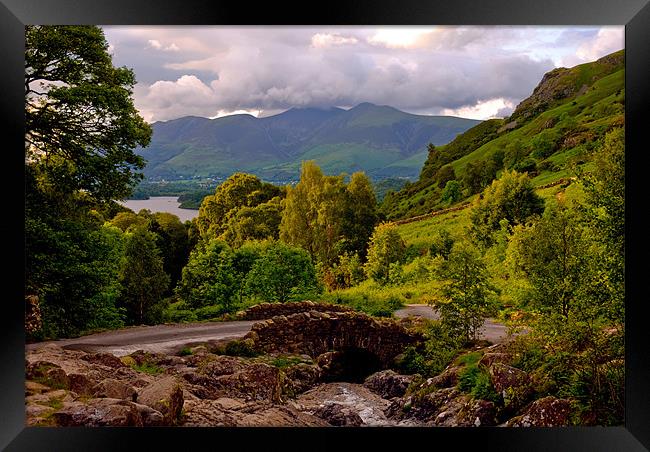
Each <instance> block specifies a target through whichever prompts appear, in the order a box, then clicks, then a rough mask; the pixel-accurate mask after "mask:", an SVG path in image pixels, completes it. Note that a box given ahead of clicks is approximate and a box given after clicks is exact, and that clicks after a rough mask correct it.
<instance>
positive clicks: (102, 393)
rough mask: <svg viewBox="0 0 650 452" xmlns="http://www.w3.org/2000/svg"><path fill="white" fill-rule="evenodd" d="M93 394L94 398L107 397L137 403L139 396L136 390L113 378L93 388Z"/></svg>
mask: <svg viewBox="0 0 650 452" xmlns="http://www.w3.org/2000/svg"><path fill="white" fill-rule="evenodd" d="M91 393H92V395H93V397H97V398H102V397H107V398H110V399H122V400H130V401H132V402H135V401H136V399H137V396H138V392H137V391H136V390H135V388H133V387H132V386H129V385H127V384H125V383H123V382H121V381H119V380H115V379H112V378H109V379H106V380H103V381H100V382H99V383H98V384H96V385H95V386H94V387H93V388H92V390H91Z"/></svg>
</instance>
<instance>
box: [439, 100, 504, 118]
mask: <svg viewBox="0 0 650 452" xmlns="http://www.w3.org/2000/svg"><path fill="white" fill-rule="evenodd" d="M514 109H515V104H514V103H513V102H512V101H509V100H506V99H503V98H498V99H489V100H485V101H483V100H480V101H478V102H477V103H476V105H466V106H463V107H461V108H457V109H448V108H446V109H444V110H443V111H442V114H443V115H445V116H459V117H461V118H469V119H489V118H503V117H506V116H509V115H510V113H512V112H513V111H514Z"/></svg>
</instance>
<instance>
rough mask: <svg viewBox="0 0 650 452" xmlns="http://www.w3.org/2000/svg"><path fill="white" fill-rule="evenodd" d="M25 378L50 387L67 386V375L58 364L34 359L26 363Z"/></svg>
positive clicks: (59, 387)
mask: <svg viewBox="0 0 650 452" xmlns="http://www.w3.org/2000/svg"><path fill="white" fill-rule="evenodd" d="M26 378H27V380H35V381H37V382H38V383H42V384H44V385H47V386H49V387H51V388H55V389H61V388H68V376H67V374H66V373H65V371H64V370H63V369H62V368H61V366H59V365H58V364H55V363H52V362H49V361H35V362H32V363H30V364H28V365H27V370H26Z"/></svg>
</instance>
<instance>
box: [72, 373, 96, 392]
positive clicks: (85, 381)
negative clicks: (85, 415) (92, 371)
mask: <svg viewBox="0 0 650 452" xmlns="http://www.w3.org/2000/svg"><path fill="white" fill-rule="evenodd" d="M96 384H97V382H96V381H94V380H93V379H91V376H90V375H89V374H80V373H71V374H68V387H69V388H70V390H71V391H74V392H76V393H78V394H84V395H91V394H92V390H93V387H94V386H95V385H96Z"/></svg>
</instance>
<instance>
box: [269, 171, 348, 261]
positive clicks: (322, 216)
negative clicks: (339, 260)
mask: <svg viewBox="0 0 650 452" xmlns="http://www.w3.org/2000/svg"><path fill="white" fill-rule="evenodd" d="M345 190H346V188H345V184H344V182H343V176H324V175H323V173H322V171H321V170H320V168H319V167H318V166H317V165H316V164H315V163H314V162H313V161H305V162H303V164H302V168H301V172H300V182H298V184H296V186H295V187H289V188H288V190H287V197H286V200H285V206H284V213H283V215H282V222H281V223H280V240H282V241H283V242H285V243H288V244H290V245H296V246H300V247H301V248H303V249H305V250H306V251H307V252H308V253H309V255H310V256H311V257H312V259H314V260H315V261H317V262H321V263H323V264H325V265H331V264H332V263H333V262H334V260H335V259H336V257H337V251H338V250H337V246H338V244H339V242H340V240H341V239H342V238H343V234H342V218H343V214H344V211H345V210H344V209H345Z"/></svg>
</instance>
